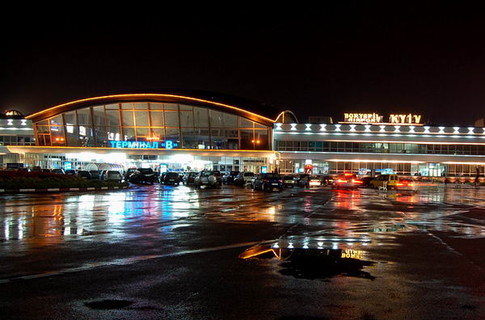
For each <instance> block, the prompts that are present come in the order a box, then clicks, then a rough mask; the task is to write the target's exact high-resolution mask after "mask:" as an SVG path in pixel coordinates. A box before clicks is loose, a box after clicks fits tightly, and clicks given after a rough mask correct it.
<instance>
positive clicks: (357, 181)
mask: <svg viewBox="0 0 485 320" xmlns="http://www.w3.org/2000/svg"><path fill="white" fill-rule="evenodd" d="M352 182H353V183H356V184H359V183H362V181H360V180H355V179H352Z"/></svg>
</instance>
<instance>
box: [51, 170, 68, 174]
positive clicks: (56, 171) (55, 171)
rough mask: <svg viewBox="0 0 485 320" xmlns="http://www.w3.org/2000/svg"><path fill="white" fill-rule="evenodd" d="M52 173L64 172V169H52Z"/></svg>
mask: <svg viewBox="0 0 485 320" xmlns="http://www.w3.org/2000/svg"><path fill="white" fill-rule="evenodd" d="M52 173H57V174H65V172H64V169H52Z"/></svg>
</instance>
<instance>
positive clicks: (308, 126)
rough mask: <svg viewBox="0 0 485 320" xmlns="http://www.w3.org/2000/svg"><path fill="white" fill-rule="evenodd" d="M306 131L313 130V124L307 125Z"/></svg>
mask: <svg viewBox="0 0 485 320" xmlns="http://www.w3.org/2000/svg"><path fill="white" fill-rule="evenodd" d="M305 130H307V131H309V130H312V124H311V123H307V124H306V128H305Z"/></svg>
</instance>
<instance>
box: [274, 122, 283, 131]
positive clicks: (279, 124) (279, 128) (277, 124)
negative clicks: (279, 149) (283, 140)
mask: <svg viewBox="0 0 485 320" xmlns="http://www.w3.org/2000/svg"><path fill="white" fill-rule="evenodd" d="M282 125H283V124H282V123H276V124H275V126H276V128H275V130H281V126H282Z"/></svg>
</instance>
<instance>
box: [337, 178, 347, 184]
mask: <svg viewBox="0 0 485 320" xmlns="http://www.w3.org/2000/svg"><path fill="white" fill-rule="evenodd" d="M337 182H340V183H345V182H347V180H342V179H337Z"/></svg>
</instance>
